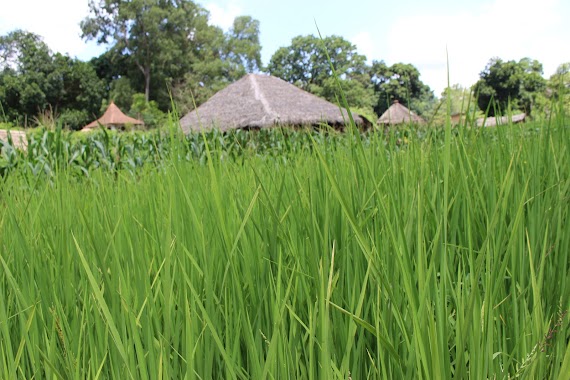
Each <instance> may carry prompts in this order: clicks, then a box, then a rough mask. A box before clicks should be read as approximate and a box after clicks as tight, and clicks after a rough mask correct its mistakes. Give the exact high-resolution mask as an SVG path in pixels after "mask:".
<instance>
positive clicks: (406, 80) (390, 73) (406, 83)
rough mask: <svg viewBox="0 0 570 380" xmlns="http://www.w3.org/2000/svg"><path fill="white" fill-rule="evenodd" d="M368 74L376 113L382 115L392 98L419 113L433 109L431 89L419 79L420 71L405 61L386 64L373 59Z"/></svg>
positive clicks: (433, 99) (433, 97) (433, 100)
mask: <svg viewBox="0 0 570 380" xmlns="http://www.w3.org/2000/svg"><path fill="white" fill-rule="evenodd" d="M370 75H371V80H372V83H373V85H374V93H375V96H376V103H375V105H374V111H375V112H376V114H378V115H382V114H383V113H384V112H385V111H386V110H387V109H388V107H390V105H391V104H392V103H393V102H394V100H398V101H399V102H400V103H402V104H404V105H405V106H406V107H408V108H410V109H411V110H413V111H415V112H416V113H418V114H420V115H425V114H426V113H428V112H429V111H430V110H432V109H433V105H434V103H435V96H434V94H433V91H431V89H430V88H429V86H428V85H426V84H424V83H423V82H422V81H421V80H420V72H419V70H418V69H417V68H416V67H415V66H413V65H411V64H406V63H395V64H393V65H392V66H388V65H387V64H386V63H385V62H384V61H373V62H372V68H371V70H370Z"/></svg>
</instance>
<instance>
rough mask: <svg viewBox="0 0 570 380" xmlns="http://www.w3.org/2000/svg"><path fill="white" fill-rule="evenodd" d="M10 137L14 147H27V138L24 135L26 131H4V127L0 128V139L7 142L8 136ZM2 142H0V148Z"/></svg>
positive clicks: (23, 148) (24, 148)
mask: <svg viewBox="0 0 570 380" xmlns="http://www.w3.org/2000/svg"><path fill="white" fill-rule="evenodd" d="M8 135H10V137H11V138H12V144H13V145H14V148H18V149H22V150H26V149H27V148H28V139H27V137H26V132H23V131H6V130H4V129H1V130H0V140H3V141H6V142H8V140H9V137H8ZM1 147H2V144H0V148H1Z"/></svg>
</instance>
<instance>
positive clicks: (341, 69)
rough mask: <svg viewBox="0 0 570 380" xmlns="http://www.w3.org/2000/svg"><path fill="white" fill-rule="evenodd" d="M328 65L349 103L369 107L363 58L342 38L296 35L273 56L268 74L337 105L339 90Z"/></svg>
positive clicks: (372, 101) (370, 91) (370, 92)
mask: <svg viewBox="0 0 570 380" xmlns="http://www.w3.org/2000/svg"><path fill="white" fill-rule="evenodd" d="M327 52H328V54H329V57H330V62H329V59H328V58H327V54H326V53H327ZM331 65H332V66H333V67H334V70H335V71H336V74H337V75H338V77H339V78H340V79H341V85H342V89H343V91H344V93H345V96H346V98H347V101H348V104H349V105H350V106H354V107H362V108H371V107H372V106H373V104H374V99H373V92H372V87H371V85H370V76H369V74H368V69H367V66H366V57H365V56H364V55H361V54H358V52H357V51H356V46H355V45H353V44H352V43H351V42H350V41H347V40H345V39H344V38H342V37H339V36H330V37H325V38H323V39H320V38H318V37H315V36H313V35H308V36H297V37H295V38H293V40H292V41H291V45H290V46H287V47H282V48H279V49H278V50H277V51H276V52H275V53H274V54H273V56H272V57H271V60H270V61H269V65H268V66H267V71H268V72H269V73H270V74H271V75H275V76H277V77H279V78H281V79H283V80H285V81H287V82H290V83H293V84H295V85H296V86H298V87H300V88H302V89H304V90H306V91H309V92H311V93H313V94H315V95H318V96H321V97H324V98H325V99H327V100H329V101H332V102H336V94H338V93H339V89H338V86H337V84H336V81H335V79H334V78H333V72H332V68H331Z"/></svg>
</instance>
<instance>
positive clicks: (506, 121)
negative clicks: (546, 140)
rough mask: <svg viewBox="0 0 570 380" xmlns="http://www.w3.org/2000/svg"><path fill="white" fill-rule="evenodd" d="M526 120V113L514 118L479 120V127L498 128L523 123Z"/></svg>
mask: <svg viewBox="0 0 570 380" xmlns="http://www.w3.org/2000/svg"><path fill="white" fill-rule="evenodd" d="M525 119H526V114H525V113H519V114H516V115H512V116H497V117H488V118H484V117H482V118H480V119H477V126H478V127H496V126H497V125H506V124H509V123H513V124H517V123H522V122H524V121H525Z"/></svg>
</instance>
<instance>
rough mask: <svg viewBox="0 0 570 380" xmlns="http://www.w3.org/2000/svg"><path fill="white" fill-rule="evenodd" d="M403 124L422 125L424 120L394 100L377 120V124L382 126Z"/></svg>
mask: <svg viewBox="0 0 570 380" xmlns="http://www.w3.org/2000/svg"><path fill="white" fill-rule="evenodd" d="M403 123H416V124H422V123H424V119H422V118H421V117H419V116H418V115H416V114H415V113H413V112H412V111H410V110H409V109H408V108H406V107H405V106H404V105H402V104H401V103H400V102H399V101H398V100H394V103H393V104H392V105H391V106H390V107H389V108H388V109H387V110H386V112H384V113H383V114H382V116H380V119H378V124H383V125H396V124H403Z"/></svg>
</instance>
